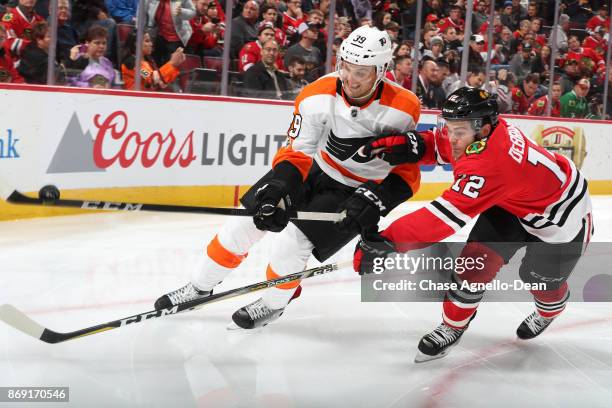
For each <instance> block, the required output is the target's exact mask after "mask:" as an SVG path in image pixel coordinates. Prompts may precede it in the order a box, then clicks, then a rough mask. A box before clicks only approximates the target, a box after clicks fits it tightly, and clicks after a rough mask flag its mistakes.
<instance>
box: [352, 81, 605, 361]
mask: <svg viewBox="0 0 612 408" xmlns="http://www.w3.org/2000/svg"><path fill="white" fill-rule="evenodd" d="M440 122H441V124H442V126H440V127H439V128H438V129H437V130H435V131H434V132H429V133H428V134H425V135H424V137H425V141H426V154H425V158H424V163H427V164H430V163H436V162H438V163H441V162H448V163H451V164H452V165H453V174H454V183H453V184H452V186H451V187H449V188H448V189H447V190H446V191H444V193H443V194H442V195H441V196H440V197H438V198H437V199H435V200H434V201H432V202H431V203H430V204H428V205H427V206H425V207H424V208H421V209H420V210H417V211H415V212H413V213H411V214H408V215H406V216H404V217H401V218H399V219H398V220H396V221H395V222H393V223H392V224H391V225H390V226H389V227H388V228H387V229H385V230H384V231H382V233H380V234H374V235H371V236H365V237H364V238H363V239H362V240H361V241H360V242H359V244H358V246H357V248H356V251H355V259H354V264H355V270H356V271H359V272H360V273H369V272H371V269H370V268H371V262H372V261H373V258H375V257H380V256H385V255H386V254H388V253H390V252H397V251H408V250H411V249H415V248H419V247H422V246H424V245H427V244H425V243H431V242H438V241H440V240H442V239H444V238H447V237H449V236H451V235H452V234H454V233H455V232H457V231H458V230H459V229H461V228H463V227H464V226H465V225H466V223H467V222H468V221H469V220H471V219H472V218H474V217H476V216H478V215H479V218H478V220H477V221H476V224H475V225H474V227H473V229H472V231H471V232H470V234H469V237H468V240H467V244H466V246H465V247H464V249H463V251H462V253H461V255H460V256H461V257H463V258H469V257H472V258H477V257H479V256H480V257H483V256H484V258H485V259H486V262H485V267H484V268H480V269H478V268H477V267H474V268H471V269H469V268H468V269H467V270H466V271H465V272H463V273H461V274H459V273H453V275H452V279H453V282H455V283H456V284H457V286H458V287H459V288H458V289H452V290H450V291H448V292H447V293H446V297H445V299H444V302H443V322H442V324H440V325H439V326H438V327H437V328H436V329H435V330H433V331H432V332H431V333H429V334H427V335H426V336H424V337H423V338H422V339H421V341H420V343H419V346H418V349H419V354H418V355H417V359H416V361H417V362H421V361H427V360H431V359H435V358H440V357H443V356H444V355H446V354H447V353H448V351H449V349H450V348H451V347H453V346H454V345H456V344H457V342H458V341H459V339H460V338H461V335H462V334H463V333H464V331H465V330H466V329H467V327H468V324H469V323H470V321H471V319H473V318H474V316H475V314H476V309H477V307H478V304H479V302H480V300H481V299H482V297H483V296H484V290H483V291H479V292H473V291H470V290H469V289H462V288H463V287H464V286H467V285H462V282H464V281H465V282H468V283H488V282H490V281H491V280H493V278H494V277H495V275H496V274H497V272H498V271H499V269H500V268H501V267H502V266H503V265H504V264H506V263H508V261H509V260H510V258H511V257H512V256H513V255H514V254H515V253H516V252H517V251H518V250H519V249H520V248H522V247H525V246H526V245H527V243H537V244H534V245H531V246H528V247H527V252H526V254H525V257H524V258H523V260H522V263H521V267H520V272H519V273H520V277H521V279H522V280H523V281H525V282H544V283H545V284H546V290H532V291H531V293H532V294H533V297H534V299H535V304H536V311H534V312H533V313H532V314H531V315H529V316H528V317H527V318H526V319H525V320H524V321H523V322H522V324H521V325H520V326H519V327H518V329H517V335H518V336H519V338H521V339H530V338H533V337H535V336H537V335H539V334H540V333H541V332H542V331H544V329H546V327H548V325H549V324H550V323H551V322H552V321H553V319H554V318H555V317H557V316H558V315H559V314H560V313H561V312H562V311H563V310H564V308H565V305H566V302H567V300H568V297H569V290H568V287H567V283H566V280H567V278H568V276H569V274H570V273H571V271H572V270H573V268H574V266H575V265H576V262H577V261H578V259H579V257H580V255H581V253H582V248H583V245H584V243H588V241H589V240H590V237H591V234H592V232H593V221H592V216H591V201H590V197H589V193H588V189H587V181H586V180H585V178H584V177H583V176H582V174H580V172H579V171H578V170H577V169H576V166H575V165H574V163H572V161H571V160H570V159H568V158H566V157H564V156H562V155H559V154H556V153H551V152H549V151H547V150H545V149H544V148H542V147H540V146H538V145H537V144H535V143H534V142H533V141H531V140H530V139H529V138H528V137H526V136H525V135H524V134H523V133H522V132H521V131H520V130H519V129H518V128H516V127H514V126H512V125H510V124H509V123H507V122H506V121H505V120H503V119H498V117H497V102H496V100H495V99H493V98H492V97H491V96H490V95H489V94H488V93H487V92H485V91H482V90H479V89H476V88H461V89H459V90H457V91H455V92H454V93H453V94H451V95H450V96H449V97H448V99H447V100H446V101H445V103H444V105H443V108H442V114H441V118H440ZM402 143H403V141H402V140H401V139H399V138H395V139H390V138H381V139H380V140H377V141H374V142H372V143H371V144H370V145H369V146H368V149H375V150H378V151H381V150H382V151H391V152H398V151H399V152H401V151H405V150H407V149H408V148H406V147H402ZM542 248H543V249H544V254H542ZM577 248H578V250H576V249H577Z"/></svg>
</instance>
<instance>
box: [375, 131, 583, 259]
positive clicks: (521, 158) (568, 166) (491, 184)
mask: <svg viewBox="0 0 612 408" xmlns="http://www.w3.org/2000/svg"><path fill="white" fill-rule="evenodd" d="M422 135H423V136H424V138H425V141H426V143H427V154H426V157H425V158H424V164H433V163H442V161H446V162H451V163H452V164H453V167H454V169H453V175H454V183H453V184H452V186H451V187H449V188H448V189H447V190H446V191H444V193H443V194H442V195H441V196H440V197H438V198H437V199H435V200H434V201H432V202H431V203H429V204H428V205H427V206H425V207H423V208H421V209H419V210H417V211H415V212H413V213H410V214H408V215H406V216H403V217H401V218H399V219H398V220H396V221H395V222H393V223H392V224H391V225H390V226H389V227H388V228H387V229H386V230H385V231H383V233H382V235H383V236H385V237H387V238H389V239H390V240H392V241H393V242H395V243H396V245H397V247H398V249H399V250H401V251H408V250H410V249H413V248H415V247H418V246H420V245H418V244H417V243H429V242H438V241H441V240H443V239H445V238H447V237H449V236H451V235H452V234H454V233H455V232H457V231H458V230H459V229H461V228H462V227H464V226H465V225H466V223H467V222H468V221H469V220H471V219H472V218H474V217H476V216H477V215H478V214H480V213H482V212H484V211H485V210H487V209H488V208H490V207H493V206H498V207H501V208H503V209H504V210H506V211H508V212H509V213H511V214H514V215H516V216H517V217H518V218H519V219H520V222H521V224H522V226H523V227H524V228H525V230H526V231H527V232H529V233H530V234H533V235H535V236H536V237H538V238H540V239H541V240H543V241H544V242H569V241H571V240H572V239H573V238H574V237H575V236H576V235H577V234H578V232H580V229H581V228H582V226H583V220H585V221H584V222H591V219H590V217H587V214H589V213H590V212H591V200H590V197H589V193H588V190H587V182H586V180H585V178H584V177H583V176H582V175H581V174H580V172H579V171H578V170H577V169H576V166H575V165H574V163H572V161H571V160H569V159H567V158H566V157H564V156H561V155H559V154H556V153H552V152H549V151H548V150H546V149H544V148H543V147H540V146H538V145H537V144H536V143H535V142H533V141H532V140H531V139H529V138H528V137H527V136H525V135H524V134H523V133H522V132H521V131H520V130H519V129H518V128H516V127H514V126H512V125H510V124H508V123H507V122H506V121H504V120H503V119H500V120H499V124H498V125H497V127H496V128H495V130H494V132H493V134H492V135H491V136H490V137H488V138H486V139H483V140H480V141H476V142H474V143H472V144H471V145H469V146H468V148H467V149H466V153H465V154H464V155H462V156H461V157H460V158H459V159H458V160H457V161H455V162H453V160H452V156H451V154H450V152H451V149H450V143H449V141H448V139H446V138H445V137H444V136H443V135H442V134H441V132H438V131H436V132H435V133H434V132H427V133H425V134H422ZM590 230H591V228H590V226H589V227H588V231H590Z"/></svg>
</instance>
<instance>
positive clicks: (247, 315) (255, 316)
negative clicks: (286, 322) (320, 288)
mask: <svg viewBox="0 0 612 408" xmlns="http://www.w3.org/2000/svg"><path fill="white" fill-rule="evenodd" d="M301 293H302V287H301V286H298V287H297V290H296V291H295V292H294V293H293V295H292V296H291V299H289V303H291V302H292V301H293V299H296V298H298V297H299V296H300V294H301ZM285 307H286V306H285ZM284 311H285V308H284V307H282V308H280V309H273V308H271V307H270V306H268V305H267V304H266V302H265V301H264V299H263V298H259V299H257V300H256V301H254V302H252V303H249V304H248V305H246V306H243V307H241V308H240V309H238V310H236V311H235V312H234V314H233V315H232V322H231V323H230V324H229V325H228V326H227V330H240V329H247V330H248V329H257V328H259V327H264V326H266V325H268V324H269V323H272V322H273V321H275V320H277V319H278V318H279V317H281V315H282V314H283V312H284Z"/></svg>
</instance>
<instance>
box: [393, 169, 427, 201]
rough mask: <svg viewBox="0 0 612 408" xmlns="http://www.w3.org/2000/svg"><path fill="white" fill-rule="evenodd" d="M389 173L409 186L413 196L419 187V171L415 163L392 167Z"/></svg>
mask: <svg viewBox="0 0 612 408" xmlns="http://www.w3.org/2000/svg"><path fill="white" fill-rule="evenodd" d="M391 173H394V174H397V175H398V176H400V177H401V178H402V180H404V181H405V182H406V184H408V186H410V189H411V190H412V195H415V194H416V193H417V191H419V188H420V187H421V170H420V169H419V166H418V164H415V163H405V164H400V165H399V166H396V167H394V168H393V169H392V170H391Z"/></svg>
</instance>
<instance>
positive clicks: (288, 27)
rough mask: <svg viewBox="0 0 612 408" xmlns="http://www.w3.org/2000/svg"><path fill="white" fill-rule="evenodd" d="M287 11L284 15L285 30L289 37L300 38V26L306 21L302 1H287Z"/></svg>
mask: <svg viewBox="0 0 612 408" xmlns="http://www.w3.org/2000/svg"><path fill="white" fill-rule="evenodd" d="M286 4H287V11H285V12H284V13H283V30H285V33H286V34H287V37H288V38H289V39H290V41H289V42H292V41H291V38H293V37H296V36H299V34H300V33H299V27H300V24H302V23H304V22H305V21H306V18H305V16H304V12H302V2H301V0H287V1H286Z"/></svg>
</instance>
